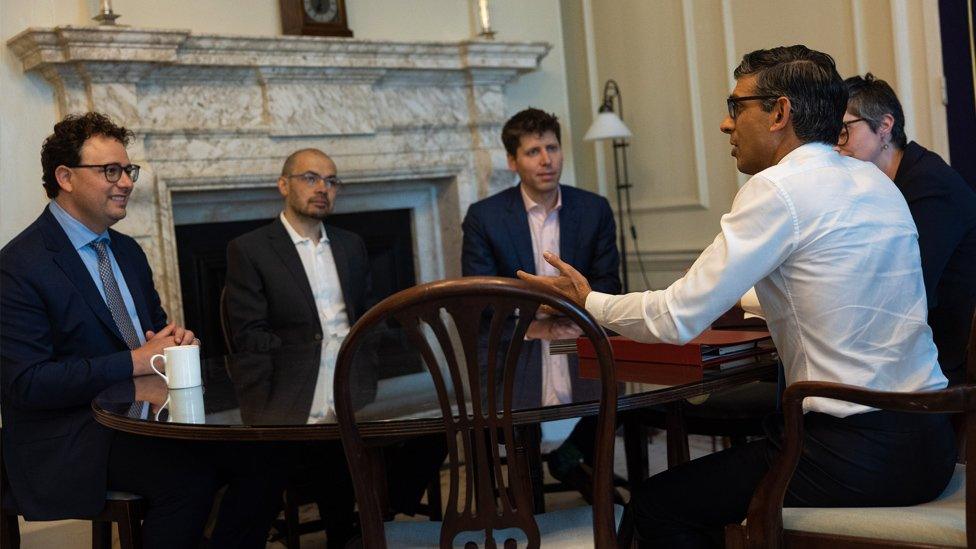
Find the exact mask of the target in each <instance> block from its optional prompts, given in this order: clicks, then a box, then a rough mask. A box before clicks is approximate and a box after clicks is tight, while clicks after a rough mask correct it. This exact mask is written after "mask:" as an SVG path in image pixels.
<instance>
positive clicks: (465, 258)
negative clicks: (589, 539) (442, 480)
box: [461, 108, 620, 479]
mask: <svg viewBox="0 0 976 549" xmlns="http://www.w3.org/2000/svg"><path fill="white" fill-rule="evenodd" d="M502 142H503V144H504V146H505V151H506V153H507V155H508V166H509V169H511V170H512V171H513V172H516V173H517V174H518V176H519V184H518V185H516V186H514V187H511V188H508V189H505V190H504V191H502V192H500V193H498V194H495V195H493V196H490V197H488V198H485V199H484V200H480V201H478V202H476V203H474V204H472V205H471V207H470V208H469V209H468V213H467V215H466V216H465V218H464V223H463V225H462V228H463V230H464V244H463V247H462V257H461V272H462V273H463V274H464V276H505V277H512V278H515V273H516V272H517V271H518V270H523V271H526V272H529V273H533V274H536V272H537V269H542V270H543V271H544V272H548V270H547V269H551V267H550V266H549V264H548V263H546V261H545V260H544V259H542V253H543V252H546V251H552V252H556V251H558V252H559V254H560V257H562V255H563V254H565V255H566V256H567V257H568V258H569V259H566V261H567V262H568V263H570V264H572V265H573V266H575V267H576V268H577V269H579V270H580V272H581V273H583V274H584V276H586V278H587V280H588V281H589V282H590V284H591V285H593V286H594V287H600V288H605V289H607V290H608V291H615V292H619V291H620V276H619V263H620V256H619V255H618V253H617V246H616V243H615V242H616V241H615V233H616V229H615V224H614V221H613V213H612V212H611V210H610V204H609V203H608V202H607V200H606V198H604V197H602V196H599V195H597V194H594V193H591V192H588V191H584V190H582V189H577V188H574V187H567V186H565V185H560V184H559V178H560V175H561V174H562V163H563V154H562V148H561V137H560V127H559V121H558V120H557V119H556V117H555V116H553V115H551V114H548V113H546V112H544V111H541V110H539V109H533V108H529V109H526V110H523V111H521V112H519V113H517V114H516V115H515V116H513V117H512V118H511V119H509V120H508V122H506V123H505V126H504V127H503V128H502ZM538 274H543V273H541V272H540V273H538ZM579 333H580V332H579V330H578V329H577V328H576V326H575V325H572V324H569V323H568V322H566V321H565V320H563V319H559V318H540V319H537V320H536V322H534V323H533V324H532V326H531V327H530V329H529V331H528V333H527V335H526V337H527V338H528V339H532V340H533V341H530V342H528V343H527V345H526V346H525V348H524V350H523V361H522V366H520V371H521V377H520V378H519V383H518V384H516V394H515V395H514V398H515V402H516V405H517V406H538V405H540V404H555V403H560V402H569V401H571V400H573V399H575V400H580V399H583V398H587V397H591V398H593V399H594V400H596V399H597V398H599V384H598V383H593V382H590V381H588V380H582V379H580V378H579V364H578V362H577V360H576V358H575V357H566V356H565V355H563V356H558V357H553V356H550V355H549V349H548V346H549V340H552V339H564V338H575V337H577V336H578V335H579ZM594 426H595V421H591V420H587V419H584V420H582V421H581V422H580V423H579V424H578V425H577V427H576V429H575V430H574V431H573V433H572V434H571V435H570V437H569V439H568V441H567V444H564V445H563V447H562V448H560V449H559V450H557V451H556V452H553V453H551V454H550V460H549V468H550V472H551V473H552V474H553V476H555V477H556V478H561V479H562V478H565V476H566V475H567V474H572V473H574V471H573V467H574V466H575V465H576V464H577V463H578V462H579V460H580V459H583V460H585V461H589V460H590V458H591V457H592V448H593V443H594V441H593V438H594V437H593V435H594V431H593V427H594Z"/></svg>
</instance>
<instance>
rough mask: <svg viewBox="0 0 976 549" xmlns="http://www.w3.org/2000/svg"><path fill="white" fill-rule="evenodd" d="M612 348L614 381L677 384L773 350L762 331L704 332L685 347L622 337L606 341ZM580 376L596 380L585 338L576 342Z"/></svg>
mask: <svg viewBox="0 0 976 549" xmlns="http://www.w3.org/2000/svg"><path fill="white" fill-rule="evenodd" d="M609 340H610V347H611V348H612V349H613V357H614V363H615V371H616V374H617V381H636V382H641V383H657V384H662V385H663V384H676V383H689V382H693V381H699V380H701V379H702V377H703V375H704V371H705V369H707V368H715V367H721V366H722V365H723V364H729V363H731V362H733V361H736V362H737V363H739V362H741V361H743V360H744V359H745V360H748V359H753V360H756V359H758V357H762V356H765V355H770V354H772V353H774V352H775V351H776V350H775V349H774V348H773V347H772V346H771V345H770V344H769V341H770V337H769V332H767V331H765V330H750V331H735V330H706V331H705V332H703V333H702V334H701V335H700V336H698V337H696V338H695V339H693V340H691V341H690V342H688V343H686V344H685V345H672V344H670V343H640V342H637V341H634V340H632V339H627V338H625V337H623V336H612V337H610V338H609ZM576 347H577V353H578V354H579V358H580V375H581V376H582V377H588V378H596V377H599V371H598V369H597V367H596V352H595V351H594V349H593V345H592V344H591V343H590V340H589V339H587V338H580V339H578V340H577V341H576Z"/></svg>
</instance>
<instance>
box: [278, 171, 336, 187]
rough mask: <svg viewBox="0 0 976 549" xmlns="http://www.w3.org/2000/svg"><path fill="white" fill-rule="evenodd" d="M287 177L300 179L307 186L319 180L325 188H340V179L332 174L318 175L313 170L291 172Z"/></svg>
mask: <svg viewBox="0 0 976 549" xmlns="http://www.w3.org/2000/svg"><path fill="white" fill-rule="evenodd" d="M287 177H288V179H300V180H302V181H303V182H304V183H305V184H306V185H308V186H309V187H314V186H316V185H318V184H319V181H321V182H323V183H325V188H326V189H335V190H337V191H339V190H342V180H341V179H339V178H338V177H336V176H334V175H319V174H317V173H315V172H305V173H295V174H291V175H289V176H287Z"/></svg>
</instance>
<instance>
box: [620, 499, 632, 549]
mask: <svg viewBox="0 0 976 549" xmlns="http://www.w3.org/2000/svg"><path fill="white" fill-rule="evenodd" d="M633 546H634V513H633V511H632V510H631V508H630V506H629V505H628V506H627V507H624V516H622V517H620V527H619V528H618V529H617V547H618V548H620V549H630V548H631V547H633Z"/></svg>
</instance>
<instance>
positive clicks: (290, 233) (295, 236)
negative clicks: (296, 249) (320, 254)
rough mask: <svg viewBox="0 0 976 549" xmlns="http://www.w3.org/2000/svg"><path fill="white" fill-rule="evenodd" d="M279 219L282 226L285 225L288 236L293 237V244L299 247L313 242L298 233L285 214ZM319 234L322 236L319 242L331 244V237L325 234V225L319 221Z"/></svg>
mask: <svg viewBox="0 0 976 549" xmlns="http://www.w3.org/2000/svg"><path fill="white" fill-rule="evenodd" d="M279 217H280V218H281V224H282V225H284V226H285V230H286V231H288V236H289V237H291V241H292V243H293V244H295V245H296V246H297V245H298V244H301V243H302V242H305V241H308V242H311V241H312V239H311V238H307V237H304V236H302V235H300V234H298V231H296V230H295V228H294V227H292V226H291V223H289V222H288V218H286V217H285V212H281V215H280V216H279ZM319 234H320V235H321V236H320V237H319V242H326V243H327V242H329V235H328V234H326V232H325V224H324V223H322V222H321V221H319Z"/></svg>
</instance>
